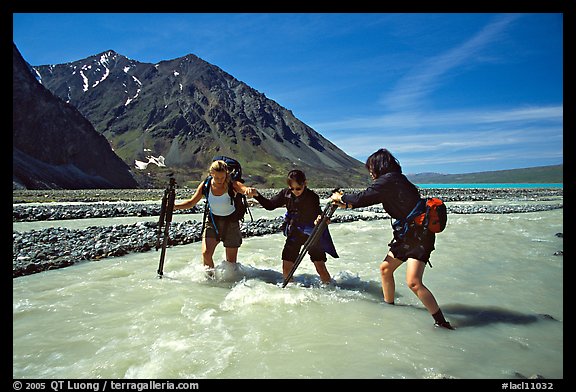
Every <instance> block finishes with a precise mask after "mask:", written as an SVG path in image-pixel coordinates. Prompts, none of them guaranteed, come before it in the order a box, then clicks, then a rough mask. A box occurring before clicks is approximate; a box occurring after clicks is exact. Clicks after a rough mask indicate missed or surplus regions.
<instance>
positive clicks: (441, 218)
mask: <svg viewBox="0 0 576 392" xmlns="http://www.w3.org/2000/svg"><path fill="white" fill-rule="evenodd" d="M447 220H448V211H447V209H446V204H444V201H443V200H442V199H439V198H437V197H430V198H426V199H420V200H419V201H418V202H417V203H416V206H414V209H412V211H410V213H409V214H408V216H406V218H404V219H398V220H396V221H394V222H393V223H392V229H393V231H394V238H396V239H401V238H402V237H404V235H405V234H406V233H407V232H408V229H409V228H410V225H411V223H412V222H413V223H414V224H416V225H418V226H424V228H425V229H426V230H429V231H431V232H432V233H440V232H442V231H443V230H444V229H445V228H446V222H447Z"/></svg>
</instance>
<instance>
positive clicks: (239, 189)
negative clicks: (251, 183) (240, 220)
mask: <svg viewBox="0 0 576 392" xmlns="http://www.w3.org/2000/svg"><path fill="white" fill-rule="evenodd" d="M232 188H234V191H235V192H236V193H240V194H242V195H249V194H250V193H253V191H252V190H253V189H254V188H251V187H247V186H246V185H244V184H242V183H241V182H240V181H232Z"/></svg>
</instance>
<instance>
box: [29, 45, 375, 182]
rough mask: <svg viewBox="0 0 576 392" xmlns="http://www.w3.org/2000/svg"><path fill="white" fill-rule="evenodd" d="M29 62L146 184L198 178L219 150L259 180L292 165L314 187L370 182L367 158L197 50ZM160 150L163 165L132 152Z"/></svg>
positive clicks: (277, 177)
mask: <svg viewBox="0 0 576 392" xmlns="http://www.w3.org/2000/svg"><path fill="white" fill-rule="evenodd" d="M32 68H33V70H34V72H35V73H36V76H37V78H38V80H39V81H40V82H41V83H42V85H44V86H45V87H46V88H48V89H49V90H50V91H51V92H52V93H53V94H54V95H56V96H58V97H60V98H61V99H62V100H64V101H65V102H67V103H69V104H71V105H73V106H74V107H76V108H77V109H78V110H79V111H80V112H81V113H82V114H83V115H84V116H85V117H86V118H87V119H88V120H89V121H90V122H91V123H92V124H93V125H94V128H95V129H96V130H97V131H98V132H99V133H101V134H102V135H104V136H105V137H106V138H107V139H108V141H109V142H110V144H111V145H112V147H113V149H114V151H115V153H116V154H118V156H120V157H121V158H122V159H123V160H124V162H126V163H127V164H128V165H130V166H131V167H132V169H133V172H135V173H136V174H137V175H139V176H138V178H139V181H140V183H141V184H142V185H143V186H159V185H162V186H163V185H164V183H165V177H164V176H163V175H162V174H163V173H165V172H166V171H174V172H176V175H177V179H178V178H179V183H180V184H182V183H189V184H190V185H191V184H193V183H197V182H198V180H200V179H201V178H203V176H204V175H205V174H206V170H207V168H208V166H209V164H210V162H211V160H212V157H213V156H215V155H228V156H231V157H234V158H236V159H238V160H239V161H240V162H241V163H242V166H243V168H244V173H246V177H247V178H246V180H247V181H248V182H249V183H250V184H254V185H261V186H271V187H272V186H283V185H285V178H286V174H287V173H288V171H289V170H291V169H293V168H298V169H301V170H303V171H304V172H306V174H307V176H308V177H309V179H310V184H311V185H312V186H318V187H323V186H334V185H335V184H338V185H341V186H359V185H363V184H366V183H367V181H368V180H367V176H366V172H365V169H364V166H363V164H362V162H360V161H358V160H357V159H355V158H352V157H350V156H349V155H347V154H346V153H344V152H343V151H342V150H341V149H339V148H338V147H337V146H336V145H334V144H333V143H331V142H330V141H329V140H327V139H325V138H324V137H323V136H322V135H320V134H319V133H318V132H316V131H315V130H314V129H312V128H311V127H309V126H307V125H306V124H304V123H303V122H302V121H300V120H298V119H297V118H296V117H295V116H294V115H293V113H292V112H291V111H290V110H288V109H286V108H284V107H282V106H280V105H279V104H278V103H276V102H275V101H273V100H271V99H269V98H267V97H266V96H265V95H264V94H262V93H260V92H258V91H256V90H255V89H253V88H251V87H249V86H248V85H246V84H245V83H243V82H240V81H238V80H237V79H235V78H234V77H232V76H231V75H229V74H227V73H226V72H224V71H223V70H221V69H220V68H218V67H217V66H215V65H212V64H209V63H207V62H206V61H204V60H202V59H200V58H198V57H197V56H195V55H192V54H189V55H187V56H184V57H180V58H177V59H174V60H168V61H162V62H159V63H158V64H149V63H141V62H138V61H135V60H131V59H128V58H127V57H125V56H123V55H121V54H118V53H116V52H114V51H112V50H109V51H106V52H103V53H100V54H97V55H95V56H91V57H88V58H86V59H82V60H78V61H74V62H71V63H67V64H59V65H42V66H34V67H32ZM159 156H162V157H164V163H165V165H166V169H164V170H157V169H158V168H157V167H156V166H154V165H148V167H147V169H146V170H137V169H136V165H135V161H142V162H146V161H148V160H149V159H154V158H157V157H159ZM343 173H345V175H343Z"/></svg>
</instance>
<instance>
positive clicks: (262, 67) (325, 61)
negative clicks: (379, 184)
mask: <svg viewBox="0 0 576 392" xmlns="http://www.w3.org/2000/svg"><path fill="white" fill-rule="evenodd" d="M562 31H563V15H562V14H559V13H517V14H509V13H506V14H491V13H461V14H459V13H446V14H443V13H409V14H401V13H369V14H362V13H328V14H320V13H296V14H284V13H271V14H266V13H255V14H241V13H230V14H225V13H217V14H210V13H191V14H169V13H160V14H145V13H134V14H131V13H124V14H113V13H103V14H89V13H74V14H72V13H71V14H58V13H48V14H34V13H25V14H19V13H16V14H14V15H13V33H14V34H13V39H14V43H15V44H16V46H17V47H18V49H19V50H20V52H21V53H22V55H23V57H24V59H25V60H26V61H28V62H29V63H30V64H32V65H45V64H60V63H65V62H69V61H75V60H79V59H82V58H85V57H88V56H91V55H94V54H97V53H100V52H103V51H105V50H108V49H112V50H115V51H116V52H118V53H120V54H122V55H124V56H127V57H129V58H131V59H134V60H137V61H141V62H148V63H157V62H159V61H162V60H171V59H174V58H178V57H182V56H185V55H187V54H189V53H193V54H195V55H197V56H198V57H200V58H202V59H204V60H206V61H208V62H209V63H211V64H214V65H216V66H218V67H220V68H221V69H223V70H224V71H226V72H228V73H229V74H231V75H232V76H234V77H235V78H237V79H238V80H241V81H243V82H245V83H247V84H248V85H249V86H251V87H253V88H255V89H256V90H258V91H260V92H262V93H264V94H265V95H266V96H267V97H269V98H271V99H273V100H275V101H276V102H278V103H279V104H280V105H282V106H284V107H286V108H287V109H289V110H291V111H292V112H293V113H294V114H295V115H296V117H298V118H299V119H300V120H302V121H304V122H305V123H306V124H308V125H309V126H311V127H312V128H314V129H315V130H316V131H318V132H319V133H321V134H322V135H323V136H324V137H326V138H328V139H329V140H330V141H332V142H333V143H335V144H336V145H337V146H338V147H340V148H341V149H342V150H344V151H345V152H346V153H348V154H349V155H351V156H353V157H355V158H357V159H359V160H361V161H365V159H366V158H367V156H368V155H370V154H371V153H372V152H374V151H375V150H377V149H378V148H380V147H384V148H387V149H389V150H390V151H391V152H392V153H393V154H394V155H395V156H396V157H397V158H398V160H399V161H400V163H401V165H402V168H403V171H404V172H405V173H419V172H439V173H470V172H477V171H489V170H504V169H514V168H523V167H532V166H543V165H554V164H560V163H563V35H562V34H563V33H562Z"/></svg>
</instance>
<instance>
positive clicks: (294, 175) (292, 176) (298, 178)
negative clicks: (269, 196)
mask: <svg viewBox="0 0 576 392" xmlns="http://www.w3.org/2000/svg"><path fill="white" fill-rule="evenodd" d="M292 181H294V182H295V183H297V184H300V185H303V184H304V183H305V182H306V174H304V172H303V171H302V170H298V169H294V170H290V172H288V176H287V177H286V183H287V184H288V186H290V183H291V182H292Z"/></svg>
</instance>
